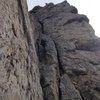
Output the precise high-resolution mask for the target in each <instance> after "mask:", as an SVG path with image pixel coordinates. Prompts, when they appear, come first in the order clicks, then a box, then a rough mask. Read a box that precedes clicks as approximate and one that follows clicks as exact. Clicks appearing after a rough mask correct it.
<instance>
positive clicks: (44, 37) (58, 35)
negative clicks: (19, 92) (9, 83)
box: [30, 1, 100, 100]
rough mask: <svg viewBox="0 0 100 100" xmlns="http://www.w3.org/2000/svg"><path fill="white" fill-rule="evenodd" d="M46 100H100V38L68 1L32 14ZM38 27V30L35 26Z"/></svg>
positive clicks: (34, 10) (38, 7) (37, 10)
mask: <svg viewBox="0 0 100 100" xmlns="http://www.w3.org/2000/svg"><path fill="white" fill-rule="evenodd" d="M30 18H31V22H32V23H31V24H32V27H34V20H35V21H36V20H37V22H36V23H35V30H34V37H35V38H34V40H35V46H36V50H37V55H38V59H39V64H40V65H39V69H40V74H41V86H42V89H43V94H44V100H100V39H99V38H97V37H96V36H95V35H94V30H93V28H92V27H91V25H90V24H89V19H88V18H87V16H85V15H80V14H78V11H77V9H76V8H75V7H73V6H71V5H70V4H69V3H68V2H67V1H64V2H62V3H60V4H57V5H54V4H53V3H49V4H46V6H44V7H40V6H36V7H34V8H33V10H31V11H30ZM36 26H37V27H36Z"/></svg>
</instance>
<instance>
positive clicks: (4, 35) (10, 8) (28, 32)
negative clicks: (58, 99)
mask: <svg viewBox="0 0 100 100" xmlns="http://www.w3.org/2000/svg"><path fill="white" fill-rule="evenodd" d="M32 33H33V31H32V29H31V24H30V20H29V15H28V10H27V5H26V0H0V100H43V99H42V89H41V86H40V79H39V78H40V74H39V70H38V61H37V56H36V51H35V47H34V39H33V34H32Z"/></svg>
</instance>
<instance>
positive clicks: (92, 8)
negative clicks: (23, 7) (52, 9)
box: [27, 0, 100, 37]
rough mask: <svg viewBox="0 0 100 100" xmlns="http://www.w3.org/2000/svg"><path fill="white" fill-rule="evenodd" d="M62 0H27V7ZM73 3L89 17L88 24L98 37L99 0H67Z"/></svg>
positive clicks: (80, 11)
mask: <svg viewBox="0 0 100 100" xmlns="http://www.w3.org/2000/svg"><path fill="white" fill-rule="evenodd" d="M62 1H64V0H27V2H28V9H29V10H31V9H32V8H33V7H34V6H36V5H41V6H44V5H45V3H49V2H53V3H55V4H56V3H60V2H62ZM67 1H68V2H69V3H70V4H71V5H74V6H75V7H76V8H77V9H78V11H79V13H80V14H85V15H87V16H88V18H89V19H90V24H91V25H92V26H93V28H94V30H95V34H96V35H97V36H99V37H100V28H99V27H100V0H67Z"/></svg>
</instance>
